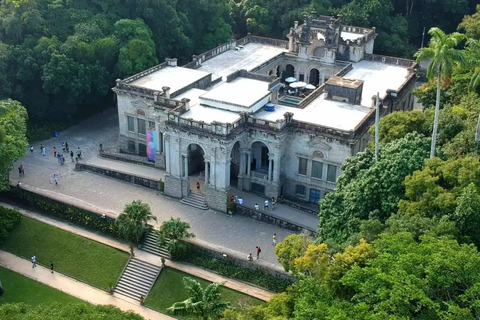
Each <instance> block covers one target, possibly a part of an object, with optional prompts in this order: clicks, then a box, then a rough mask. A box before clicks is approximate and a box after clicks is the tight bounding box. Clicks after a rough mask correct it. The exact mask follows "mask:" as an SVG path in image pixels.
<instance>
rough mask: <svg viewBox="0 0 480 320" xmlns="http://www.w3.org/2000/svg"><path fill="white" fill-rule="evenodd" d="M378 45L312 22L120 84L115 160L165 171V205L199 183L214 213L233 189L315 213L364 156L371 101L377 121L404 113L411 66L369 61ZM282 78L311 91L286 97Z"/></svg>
mask: <svg viewBox="0 0 480 320" xmlns="http://www.w3.org/2000/svg"><path fill="white" fill-rule="evenodd" d="M375 37H376V33H375V28H372V29H368V28H361V27H355V26H347V25H343V24H342V21H341V18H340V17H339V18H333V17H326V16H320V17H313V16H309V17H305V21H304V23H303V24H299V23H298V22H295V24H294V26H293V27H292V28H291V29H290V32H289V34H288V35H287V38H288V41H283V40H277V39H269V38H262V37H257V36H252V35H248V36H246V37H245V38H242V39H239V40H231V41H230V42H229V43H226V44H223V45H220V46H218V47H217V48H214V49H212V50H210V51H208V52H205V53H203V54H201V55H198V56H193V59H192V61H191V62H189V63H188V64H186V65H185V66H183V67H180V66H177V60H176V59H166V61H165V62H164V63H162V64H160V65H157V66H155V67H153V68H150V69H148V70H145V71H143V72H141V73H139V74H136V75H133V76H131V77H129V78H126V79H123V80H117V84H116V87H115V88H114V89H113V90H114V91H115V93H116V94H117V104H118V119H119V149H120V152H123V153H131V154H138V155H142V156H147V155H148V157H149V158H150V160H151V161H154V162H155V166H156V167H158V168H161V169H164V170H165V175H164V181H165V194H166V195H169V196H172V197H176V198H185V197H188V196H189V194H190V192H191V189H192V188H191V185H192V181H193V182H195V181H199V180H200V181H201V183H202V185H203V186H202V188H204V190H205V192H204V196H205V201H206V203H207V205H208V206H209V207H210V208H212V209H214V210H218V211H223V212H225V211H226V210H227V202H228V196H229V194H231V187H235V188H237V189H238V190H241V191H247V192H255V193H256V194H260V195H262V196H264V197H265V198H268V199H270V198H271V197H275V198H278V197H279V196H282V197H285V198H286V199H289V200H292V201H297V202H305V203H307V202H309V203H314V204H317V203H318V201H319V200H320V199H321V198H323V197H324V196H325V195H326V194H327V193H328V192H331V191H333V190H334V189H335V185H336V183H335V182H336V179H337V177H338V176H339V175H340V174H341V165H342V164H343V163H344V161H345V160H346V158H348V157H349V156H352V155H355V154H356V153H358V152H360V151H363V150H364V149H365V148H366V145H367V143H368V141H369V139H370V136H369V134H368V132H367V130H368V128H369V127H370V126H371V125H372V124H373V123H374V119H375V101H374V99H373V98H374V97H375V96H376V95H377V93H379V95H380V98H381V106H380V107H381V115H382V116H383V115H385V114H388V113H390V112H393V111H396V110H411V109H412V107H413V103H414V100H413V97H412V94H411V91H412V89H413V87H414V86H415V82H416V75H415V68H416V64H415V62H414V61H412V60H406V59H401V58H394V57H386V56H379V55H375V54H373V47H374V41H375ZM288 78H292V79H293V78H294V80H295V81H299V82H304V83H305V84H307V83H308V84H309V85H311V87H310V88H311V89H312V90H309V91H304V92H303V93H301V90H300V91H298V90H293V89H291V88H293V87H294V86H293V85H294V84H293V85H291V88H288V89H286V88H285V85H284V84H283V83H282V80H286V79H288Z"/></svg>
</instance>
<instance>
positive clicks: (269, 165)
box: [267, 155, 273, 181]
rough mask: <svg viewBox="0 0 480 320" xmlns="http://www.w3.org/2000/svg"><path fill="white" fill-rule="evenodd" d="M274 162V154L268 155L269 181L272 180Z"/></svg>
mask: <svg viewBox="0 0 480 320" xmlns="http://www.w3.org/2000/svg"><path fill="white" fill-rule="evenodd" d="M272 164H273V155H268V177H267V180H268V181H272Z"/></svg>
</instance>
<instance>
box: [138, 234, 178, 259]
mask: <svg viewBox="0 0 480 320" xmlns="http://www.w3.org/2000/svg"><path fill="white" fill-rule="evenodd" d="M141 250H143V251H146V252H148V253H151V254H154V255H156V256H159V257H163V258H166V259H171V256H170V253H169V252H168V250H167V249H165V248H159V247H158V245H157V235H156V234H155V232H149V233H148V234H147V235H146V236H145V239H144V240H143V243H142V248H141Z"/></svg>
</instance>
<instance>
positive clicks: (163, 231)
mask: <svg viewBox="0 0 480 320" xmlns="http://www.w3.org/2000/svg"><path fill="white" fill-rule="evenodd" d="M188 229H190V224H189V223H188V222H184V221H181V220H180V218H176V219H174V218H170V220H168V221H163V222H162V225H161V226H160V229H159V230H157V231H156V233H157V244H158V246H160V247H166V249H167V250H168V252H170V253H171V254H173V255H175V254H179V253H181V252H183V251H184V250H185V249H186V245H185V243H184V242H183V241H182V240H183V239H190V238H194V237H195V235H194V234H193V233H191V232H189V231H188Z"/></svg>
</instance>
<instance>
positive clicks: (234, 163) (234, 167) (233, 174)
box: [230, 140, 243, 186]
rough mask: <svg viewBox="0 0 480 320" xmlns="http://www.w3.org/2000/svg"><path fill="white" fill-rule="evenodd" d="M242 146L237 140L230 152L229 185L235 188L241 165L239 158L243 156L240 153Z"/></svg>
mask: <svg viewBox="0 0 480 320" xmlns="http://www.w3.org/2000/svg"><path fill="white" fill-rule="evenodd" d="M241 146H242V144H241V143H240V140H237V141H236V142H235V143H234V144H233V146H232V149H231V150H230V185H233V186H237V184H238V176H239V174H240V172H241V168H240V165H241V163H242V160H241V157H242V156H243V155H242V153H241V152H240V149H241Z"/></svg>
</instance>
